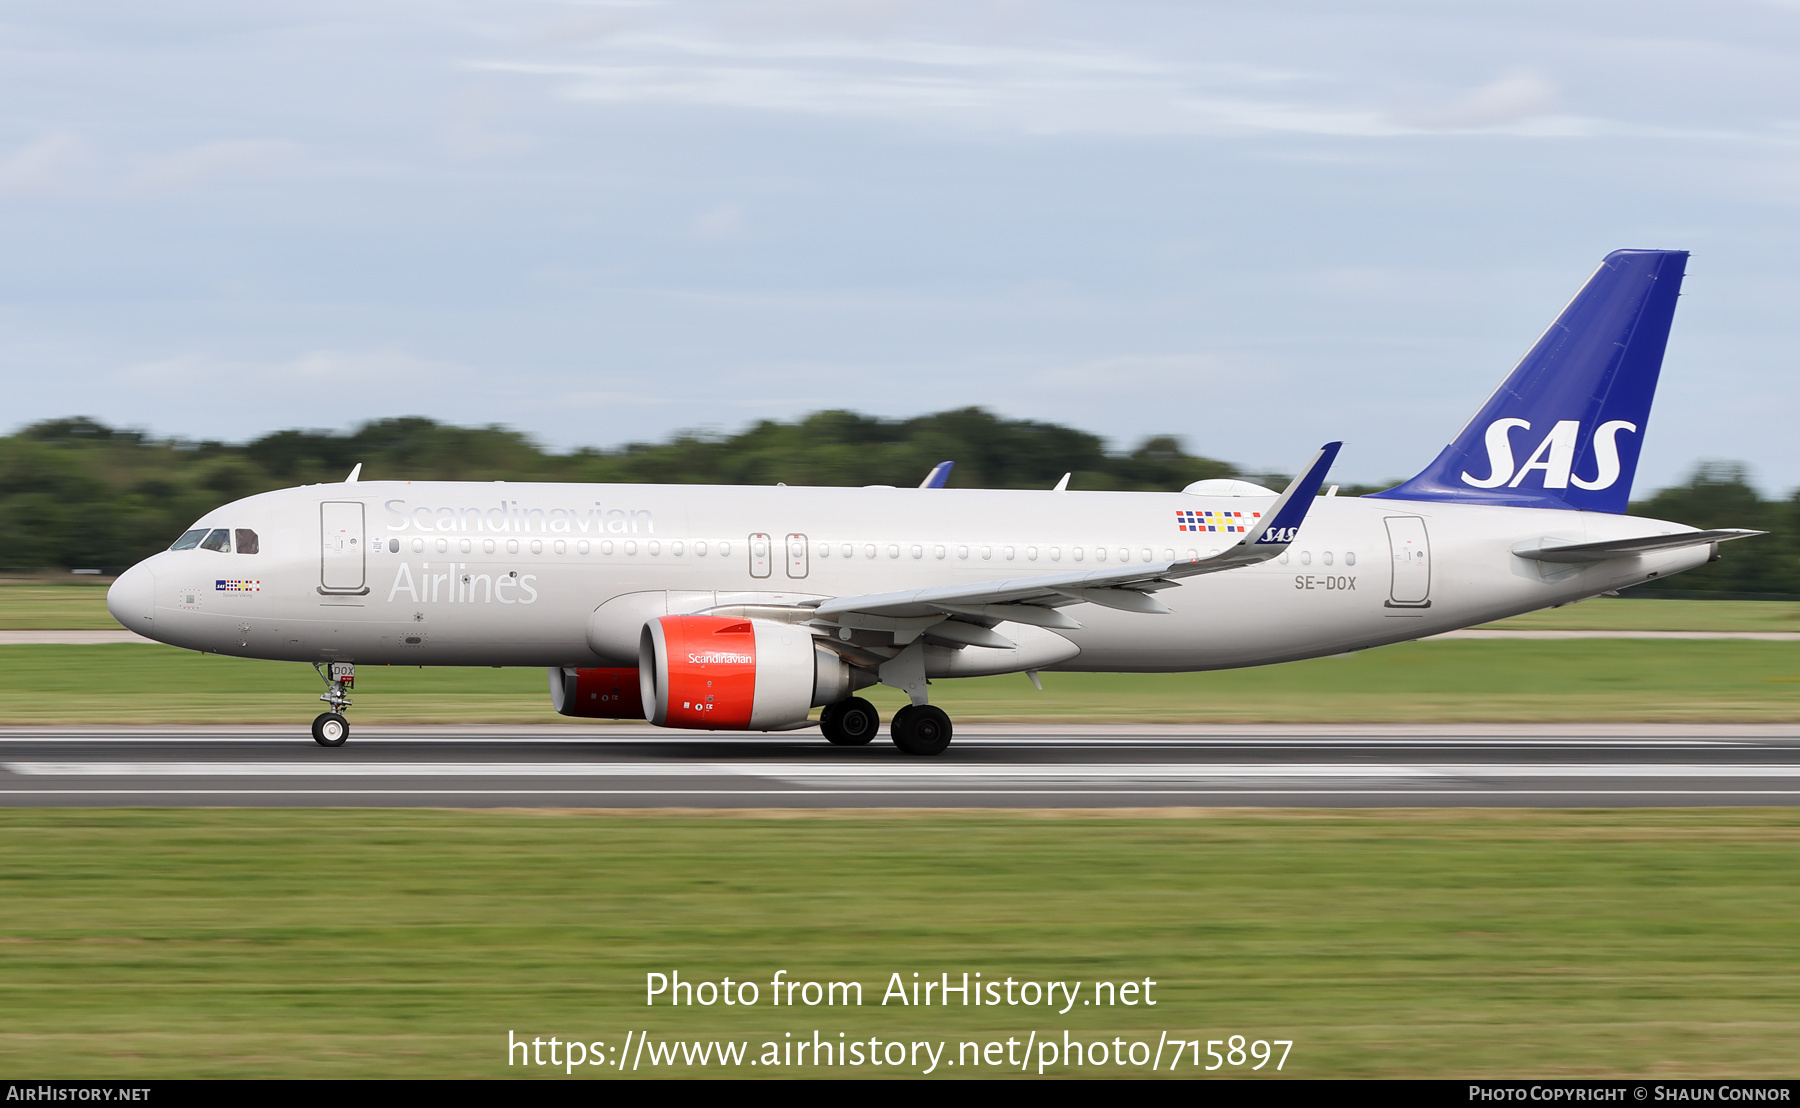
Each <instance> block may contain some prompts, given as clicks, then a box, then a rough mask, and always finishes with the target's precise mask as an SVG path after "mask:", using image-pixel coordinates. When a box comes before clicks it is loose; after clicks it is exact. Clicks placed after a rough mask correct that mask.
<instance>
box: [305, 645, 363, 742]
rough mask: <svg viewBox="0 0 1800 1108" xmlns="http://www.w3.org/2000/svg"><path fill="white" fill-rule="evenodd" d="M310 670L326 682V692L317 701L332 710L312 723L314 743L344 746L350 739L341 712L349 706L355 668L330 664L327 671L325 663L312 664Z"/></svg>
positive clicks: (348, 726)
mask: <svg viewBox="0 0 1800 1108" xmlns="http://www.w3.org/2000/svg"><path fill="white" fill-rule="evenodd" d="M313 669H315V670H317V671H318V674H319V677H320V678H322V679H323V680H324V682H325V692H324V694H323V695H322V696H320V697H319V699H320V700H323V701H324V702H325V703H327V704H329V705H331V711H329V712H322V713H320V714H319V718H317V719H315V720H313V725H312V733H313V741H314V742H316V743H318V744H319V745H320V746H343V745H344V743H345V742H346V741H348V740H349V738H350V721H349V720H347V719H345V718H344V711H345V709H347V708H349V707H350V689H351V688H352V687H353V686H355V684H356V665H355V663H352V662H332V663H330V668H329V669H327V668H326V664H325V663H323V662H314V663H313Z"/></svg>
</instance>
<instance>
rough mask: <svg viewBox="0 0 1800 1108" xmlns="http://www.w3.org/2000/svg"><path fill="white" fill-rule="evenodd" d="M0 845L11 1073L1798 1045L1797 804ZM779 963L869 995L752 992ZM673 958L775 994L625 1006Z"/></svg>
mask: <svg viewBox="0 0 1800 1108" xmlns="http://www.w3.org/2000/svg"><path fill="white" fill-rule="evenodd" d="M0 844H3V849H0V1069H3V1070H5V1071H6V1072H9V1073H15V1074H30V1075H31V1076H33V1077H83V1078H98V1077H157V1076H164V1077H170V1076H180V1077H224V1076H234V1077H236V1076H241V1077H261V1076H298V1077H327V1076H330V1077H435V1078H445V1077H505V1076H511V1075H517V1074H519V1072H520V1070H519V1069H518V1068H517V1067H514V1068H513V1069H512V1070H510V1071H509V1070H508V1068H507V1067H506V1064H505V1058H506V1056H505V1042H506V1036H507V1032H508V1031H509V1030H513V1031H517V1032H521V1033H524V1034H526V1035H527V1036H531V1035H539V1036H544V1037H548V1036H550V1035H556V1036H558V1037H559V1038H562V1039H568V1038H569V1037H571V1036H574V1037H577V1038H580V1039H582V1040H583V1041H593V1040H605V1041H607V1042H608V1043H609V1045H612V1046H614V1047H616V1046H617V1044H618V1043H619V1042H620V1041H621V1040H622V1039H623V1037H624V1035H625V1033H626V1031H627V1030H634V1031H649V1032H651V1033H652V1035H653V1036H654V1037H656V1038H658V1039H660V1038H662V1037H664V1036H694V1037H705V1038H708V1039H711V1038H713V1037H724V1038H735V1039H743V1040H750V1041H752V1042H761V1041H763V1040H766V1039H771V1038H772V1039H775V1040H778V1041H785V1033H787V1032H793V1033H794V1034H795V1037H796V1038H798V1037H801V1036H809V1035H810V1033H811V1031H812V1030H813V1029H814V1028H818V1029H819V1030H820V1031H821V1032H823V1033H824V1034H825V1035H827V1036H829V1037H831V1038H836V1036H837V1032H839V1031H845V1032H848V1033H849V1034H850V1035H851V1036H853V1037H854V1036H861V1037H863V1038H864V1039H866V1038H867V1037H868V1036H869V1035H872V1034H873V1035H878V1036H881V1037H883V1038H900V1039H951V1040H953V1041H954V1040H956V1039H958V1038H970V1039H979V1040H982V1041H985V1040H989V1039H1005V1038H1006V1037H1008V1036H1016V1037H1017V1038H1019V1039H1021V1040H1024V1039H1025V1038H1026V1036H1027V1035H1028V1034H1029V1033H1030V1032H1031V1031H1032V1030H1034V1029H1035V1030H1036V1031H1038V1033H1039V1035H1040V1037H1042V1036H1043V1035H1045V1034H1049V1035H1053V1036H1057V1037H1059V1038H1060V1035H1061V1033H1062V1032H1063V1030H1064V1029H1068V1030H1070V1031H1072V1032H1073V1033H1075V1034H1077V1035H1079V1036H1081V1037H1082V1038H1085V1039H1089V1040H1093V1039H1099V1038H1102V1037H1105V1038H1107V1039H1110V1038H1112V1037H1113V1036H1115V1035H1119V1036H1124V1037H1126V1038H1128V1039H1129V1038H1140V1039H1142V1038H1147V1039H1148V1040H1149V1041H1150V1042H1151V1043H1152V1044H1154V1043H1155V1041H1156V1040H1157V1037H1158V1035H1159V1034H1160V1033H1161V1032H1163V1031H1168V1032H1171V1033H1174V1034H1177V1035H1179V1036H1181V1037H1184V1038H1189V1039H1192V1038H1199V1039H1209V1038H1221V1039H1222V1038H1225V1037H1226V1036H1228V1035H1230V1034H1233V1033H1243V1034H1246V1035H1249V1036H1250V1037H1251V1038H1253V1039H1254V1038H1257V1037H1262V1038H1282V1039H1290V1038H1291V1039H1293V1040H1295V1046H1294V1049H1293V1054H1292V1056H1291V1058H1290V1059H1289V1062H1288V1065H1287V1069H1286V1073H1287V1075H1289V1076H1297V1077H1335V1076H1436V1077H1448V1076H1458V1077H1465V1076H1479V1075H1507V1076H1516V1075H1518V1074H1520V1073H1530V1074H1532V1075H1534V1076H1544V1077H1550V1076H1571V1075H1579V1076H1602V1075H1631V1076H1635V1077H1677V1076H1695V1077H1697V1076H1710V1077H1723V1076H1729V1075H1767V1074H1768V1073H1769V1072H1771V1069H1772V1068H1773V1069H1774V1070H1776V1071H1779V1070H1781V1069H1782V1067H1783V1065H1784V1062H1785V1060H1787V1059H1791V1058H1792V1057H1793V1043H1794V1041H1795V1039H1796V1036H1800V956H1797V955H1796V951H1797V950H1800V876H1797V874H1800V867H1796V864H1795V863H1796V861H1797V860H1800V812H1794V811H1786V810H1781V811H1775V810H1729V811H1717V810H1706V811H1701V810H1695V811H1639V812H1606V813H1591V812H1586V813H1584V812H1554V813H1552V812H1512V813H1505V812H1490V813H1466V812H1465V813H1444V812H1429V811H1421V812H1408V813H1391V812H1356V813H1326V812H1313V813H1294V812H1289V813H1261V814H1259V813H1240V814H1231V815H1219V814H1211V815H1208V814H1186V815H1181V816H1175V817H1165V818H1115V817H1095V816H1072V815H1053V814H1043V813H1037V814H1028V813H1010V814H1008V813H987V814H949V813H931V814H910V815H907V814H891V815H881V814H876V815H868V814H860V815H849V814H837V815H821V816H812V817H797V818H746V817H742V816H721V817H711V818H702V817H677V816H668V815H663V816H649V817H642V816H626V815H606V814H600V815H594V814H579V815H575V814H567V813H532V814H524V813H504V812H489V813H467V812H465V813H448V812H432V811H412V812H409V811H354V810H344V811H330V810H314V811H293V810H265V811H246V810H238V811H230V810H226V811H198V810H169V811H141V810H139V811H133V810H110V811H109V810H99V811H81V810H39V811H30V810H10V811H3V812H0ZM777 969H785V970H786V971H788V974H789V976H790V977H799V978H801V979H803V980H804V979H807V978H817V979H830V980H858V981H861V982H862V983H863V985H864V988H865V990H866V993H865V996H866V1003H865V1006H863V1007H861V1008H842V1007H840V1008H838V1009H836V1010H827V1009H823V1008H819V1009H800V1010H795V1009H786V1008H783V1009H775V1008H772V1007H771V1006H770V1005H769V1003H768V990H767V986H766V982H767V981H768V980H769V979H770V977H771V976H772V975H773V973H774V971H775V970H777ZM673 970H679V971H680V972H681V973H682V975H683V976H684V977H686V978H689V979H697V980H703V979H715V980H716V979H718V978H720V977H722V976H725V975H730V976H731V977H733V978H734V979H739V980H744V979H748V980H754V981H758V982H763V983H765V984H764V985H763V1003H762V1004H761V1005H759V1006H756V1007H750V1008H744V1007H737V1008H732V1009H726V1008H723V1007H721V1006H715V1007H712V1008H691V1009H672V1008H668V1007H656V1008H646V1007H645V1006H644V1005H643V1003H642V997H643V992H642V990H643V982H644V975H645V973H647V972H650V971H659V972H669V971H673ZM915 971H917V972H919V973H920V974H922V975H927V974H928V975H933V976H935V975H936V974H938V973H940V972H946V971H947V972H950V973H953V974H958V975H960V974H961V973H962V972H964V971H969V972H977V971H978V972H981V973H982V974H984V976H985V977H987V978H1004V977H1005V976H1007V975H1011V976H1013V977H1015V978H1018V979H1021V980H1024V979H1036V980H1043V979H1056V980H1070V979H1074V980H1080V981H1083V982H1092V981H1095V980H1114V981H1120V980H1129V979H1142V978H1145V977H1149V978H1152V979H1154V980H1155V981H1157V982H1158V985H1157V988H1156V993H1155V995H1156V997H1157V999H1158V1001H1159V1003H1158V1005H1157V1006H1156V1007H1155V1008H1144V1007H1138V1008H1131V1009H1128V1008H1123V1007H1120V1008H1106V1009H1095V1008H1092V1007H1088V1008H1083V1007H1081V1006H1077V1007H1076V1008H1075V1009H1074V1010H1073V1011H1071V1012H1070V1013H1069V1015H1067V1016H1058V1015H1056V1014H1055V1013H1051V1012H1046V1011H1044V1010H1043V1009H1042V1008H1035V1009H1026V1008H1010V1009H1009V1008H1005V1007H998V1008H986V1007H984V1008H960V1007H951V1008H949V1009H940V1008H934V1009H931V1010H908V1009H904V1008H898V1007H893V1006H890V1007H887V1008H883V1007H881V1006H879V1005H878V1003H876V1002H877V1000H878V998H879V996H880V994H881V991H882V986H883V984H884V983H885V982H886V980H887V979H888V975H889V974H890V973H893V972H900V973H902V974H903V975H905V978H904V979H905V980H907V981H910V980H911V976H910V975H911V974H912V973H913V972H915ZM539 1072H540V1073H541V1071H539ZM615 1072H616V1071H615ZM662 1072H663V1073H664V1074H667V1073H668V1072H669V1071H667V1070H664V1071H662ZM759 1072H761V1073H765V1074H767V1073H769V1071H767V1070H762V1071H758V1070H755V1069H746V1070H744V1071H743V1075H746V1076H756V1075H757V1074H758V1073H759ZM832 1072H833V1073H834V1074H837V1073H842V1074H846V1075H852V1076H855V1075H873V1074H871V1073H870V1071H869V1070H868V1069H867V1068H866V1067H865V1068H864V1069H863V1070H861V1071H855V1070H844V1071H832ZM880 1072H882V1073H889V1072H892V1071H880ZM1131 1072H1135V1071H1133V1070H1131V1069H1126V1070H1116V1069H1115V1070H1109V1071H1108V1072H1107V1075H1108V1076H1113V1075H1119V1074H1122V1073H1131ZM939 1074H940V1075H943V1076H973V1074H972V1073H970V1071H968V1070H966V1069H965V1070H954V1069H951V1070H943V1069H940V1071H939ZM558 1076H559V1077H560V1076H561V1074H560V1071H559V1072H558Z"/></svg>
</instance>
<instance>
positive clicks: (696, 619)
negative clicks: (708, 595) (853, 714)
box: [638, 616, 876, 731]
mask: <svg viewBox="0 0 1800 1108" xmlns="http://www.w3.org/2000/svg"><path fill="white" fill-rule="evenodd" d="M638 680H639V683H640V688H641V694H640V695H641V696H642V698H643V704H644V714H645V716H646V717H648V719H649V720H650V722H651V723H654V724H657V725H658V726H662V727H690V728H695V729H700V730H708V731H786V730H791V729H793V728H795V727H800V726H803V725H804V724H805V723H806V715H807V712H808V711H809V710H810V709H811V708H812V707H813V706H814V705H816V704H835V703H837V702H838V701H840V700H842V699H844V698H845V697H847V696H849V695H850V694H851V693H852V692H854V691H856V690H857V689H860V688H862V687H864V686H865V685H872V684H874V683H875V680H876V679H875V676H874V675H873V674H870V673H868V672H867V671H864V670H859V669H857V668H855V667H853V666H851V665H850V664H849V663H847V662H845V661H844V660H843V659H842V658H841V657H839V656H838V655H837V653H836V652H834V651H832V650H831V649H829V648H828V647H824V646H820V645H819V644H818V642H817V641H816V640H815V639H814V638H813V636H812V633H811V632H809V631H808V630H807V629H806V628H804V627H799V626H796V625H794V624H791V623H780V622H778V621H775V620H769V619H740V618H726V617H721V616H662V617H660V618H658V619H653V620H650V621H649V622H648V623H646V624H644V629H643V632H642V633H641V634H640V635H639V636H638Z"/></svg>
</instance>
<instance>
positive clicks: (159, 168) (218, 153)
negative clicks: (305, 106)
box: [133, 139, 304, 188]
mask: <svg viewBox="0 0 1800 1108" xmlns="http://www.w3.org/2000/svg"><path fill="white" fill-rule="evenodd" d="M303 153H304V151H303V148H302V147H301V146H300V144H299V143H295V142H285V141H282V140H279V139H247V140H236V141H228V142H208V143H202V144H200V145H199V146H190V147H188V148H187V149H186V150H180V151H177V152H176V153H173V154H167V155H164V156H163V157H160V158H154V159H152V160H150V161H149V162H146V163H145V164H144V166H143V167H142V168H141V169H139V171H138V172H137V174H136V176H135V177H134V179H133V180H134V183H136V184H137V185H138V186H140V187H143V188H184V187H187V186H189V185H195V184H199V183H201V182H203V181H207V180H213V179H217V178H240V179H242V178H258V177H273V176H276V175H279V174H282V173H291V172H293V171H294V170H295V169H296V168H298V167H299V166H300V164H301V161H302V154H303Z"/></svg>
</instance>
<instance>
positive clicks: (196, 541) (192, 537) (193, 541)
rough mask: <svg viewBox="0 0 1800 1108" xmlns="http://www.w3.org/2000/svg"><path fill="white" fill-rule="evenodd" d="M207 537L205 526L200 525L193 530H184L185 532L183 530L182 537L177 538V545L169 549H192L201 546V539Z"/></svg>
mask: <svg viewBox="0 0 1800 1108" xmlns="http://www.w3.org/2000/svg"><path fill="white" fill-rule="evenodd" d="M205 537H206V528H204V527H198V528H195V529H194V530H192V531H184V532H182V534H181V537H180V538H178V539H176V540H175V545H173V546H171V547H169V549H170V550H192V549H194V547H196V546H199V545H200V540H201V539H203V538H205Z"/></svg>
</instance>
